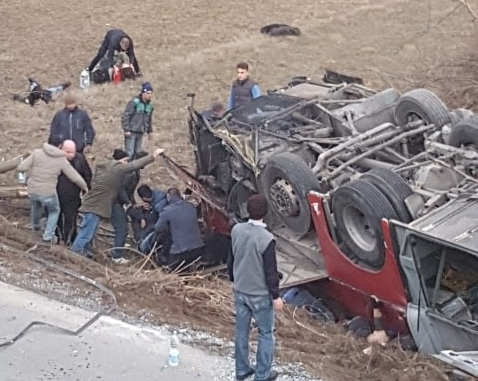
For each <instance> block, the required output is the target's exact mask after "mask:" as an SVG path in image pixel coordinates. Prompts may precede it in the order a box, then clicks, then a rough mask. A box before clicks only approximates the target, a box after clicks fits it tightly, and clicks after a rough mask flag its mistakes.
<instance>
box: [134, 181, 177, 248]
mask: <svg viewBox="0 0 478 381" xmlns="http://www.w3.org/2000/svg"><path fill="white" fill-rule="evenodd" d="M137 193H138V196H139V197H140V198H141V200H142V201H143V204H142V205H138V206H136V207H131V208H129V209H128V210H127V212H126V213H127V214H128V216H129V217H130V218H131V227H132V228H133V236H134V240H135V242H137V243H139V242H140V241H141V240H143V239H144V238H145V235H144V233H145V232H148V231H151V228H152V227H153V226H154V224H155V223H156V222H157V221H158V218H159V215H160V213H161V212H162V211H163V209H164V207H165V206H166V205H167V204H168V199H167V196H166V193H165V192H163V191H162V190H159V189H154V190H153V189H151V188H150V187H149V186H148V185H146V184H143V185H141V186H140V187H139V188H138V189H137ZM154 236H155V235H154Z"/></svg>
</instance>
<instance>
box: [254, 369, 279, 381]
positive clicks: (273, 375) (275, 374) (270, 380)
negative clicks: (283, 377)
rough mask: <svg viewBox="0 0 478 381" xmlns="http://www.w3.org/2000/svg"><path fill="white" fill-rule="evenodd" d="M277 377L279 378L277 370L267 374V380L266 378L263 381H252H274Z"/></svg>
mask: <svg viewBox="0 0 478 381" xmlns="http://www.w3.org/2000/svg"><path fill="white" fill-rule="evenodd" d="M277 377H279V372H278V371H277V370H271V373H270V374H269V378H266V379H265V380H254V381H274V380H275V379H276V378H277Z"/></svg>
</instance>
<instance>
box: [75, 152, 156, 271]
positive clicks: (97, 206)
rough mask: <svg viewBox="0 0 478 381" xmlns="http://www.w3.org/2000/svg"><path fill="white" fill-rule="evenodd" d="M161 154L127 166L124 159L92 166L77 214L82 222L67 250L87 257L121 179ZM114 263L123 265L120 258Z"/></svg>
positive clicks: (108, 212) (107, 217)
mask: <svg viewBox="0 0 478 381" xmlns="http://www.w3.org/2000/svg"><path fill="white" fill-rule="evenodd" d="M163 152H164V150H163V149H161V148H158V149H156V150H155V151H154V153H153V155H147V156H145V157H143V158H141V159H138V160H134V161H132V162H130V163H128V157H124V158H122V159H121V160H114V159H112V160H109V161H107V162H104V163H99V164H98V165H97V166H96V169H95V172H94V174H93V179H92V180H91V190H90V191H89V192H88V194H87V196H86V197H85V199H84V200H83V204H82V206H81V208H80V212H82V213H83V222H82V226H81V230H80V231H79V232H78V235H77V236H76V239H75V241H74V242H73V245H71V248H70V250H71V251H73V252H75V253H78V254H82V255H86V256H91V252H90V251H89V250H90V249H91V243H92V240H93V238H94V236H95V234H96V230H97V229H98V226H99V224H100V221H101V219H102V218H104V219H109V218H111V207H112V205H113V201H114V199H115V197H116V196H117V195H118V192H119V190H120V188H121V182H122V179H123V176H124V175H125V174H126V173H128V172H132V171H134V170H136V169H139V168H142V167H144V166H146V165H148V164H149V163H152V162H153V161H154V160H156V158H157V157H158V156H159V155H161V154H162V153H163ZM114 262H115V263H118V264H122V263H124V262H126V260H125V259H124V258H123V257H120V258H117V259H115V260H114Z"/></svg>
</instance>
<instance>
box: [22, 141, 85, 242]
mask: <svg viewBox="0 0 478 381" xmlns="http://www.w3.org/2000/svg"><path fill="white" fill-rule="evenodd" d="M61 146H62V141H61V140H59V139H57V138H54V137H53V138H50V139H49V140H48V143H44V144H43V146H42V148H37V149H35V150H34V151H33V152H32V154H31V155H30V156H28V157H27V158H26V159H25V160H24V161H23V162H21V163H20V164H19V165H18V167H17V171H19V172H27V173H28V176H27V188H28V198H29V199H30V213H31V223H32V229H33V231H39V230H40V219H41V216H42V210H43V208H45V209H46V210H47V212H48V218H47V222H46V227H45V231H44V233H43V241H44V242H49V243H53V242H55V241H56V237H55V229H56V225H57V222H58V217H59V215H60V203H59V201H58V195H57V192H56V185H57V182H58V176H59V175H60V173H64V174H65V175H66V177H68V179H70V180H71V181H72V182H73V183H75V184H76V185H77V186H78V187H79V188H80V189H81V190H82V191H83V192H88V186H87V184H86V182H85V180H83V178H82V177H81V176H80V174H79V173H78V172H77V171H76V170H75V169H74V168H73V167H72V166H71V165H70V163H69V162H68V160H67V159H66V154H65V152H63V151H62V150H61Z"/></svg>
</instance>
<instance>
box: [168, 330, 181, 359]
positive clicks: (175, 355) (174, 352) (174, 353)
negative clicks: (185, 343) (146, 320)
mask: <svg viewBox="0 0 478 381" xmlns="http://www.w3.org/2000/svg"><path fill="white" fill-rule="evenodd" d="M168 364H169V366H178V365H179V337H178V333H177V331H174V332H173V334H172V336H171V339H170V341H169V356H168Z"/></svg>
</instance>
